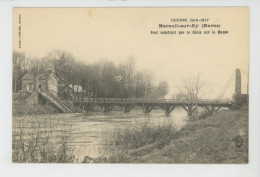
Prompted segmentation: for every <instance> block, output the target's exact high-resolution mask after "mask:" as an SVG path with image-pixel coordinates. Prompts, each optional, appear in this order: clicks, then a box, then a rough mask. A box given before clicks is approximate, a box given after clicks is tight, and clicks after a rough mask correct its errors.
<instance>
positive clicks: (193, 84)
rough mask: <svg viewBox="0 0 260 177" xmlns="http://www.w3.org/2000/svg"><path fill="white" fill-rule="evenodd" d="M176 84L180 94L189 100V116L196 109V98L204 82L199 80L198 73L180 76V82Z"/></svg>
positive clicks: (200, 92)
mask: <svg viewBox="0 0 260 177" xmlns="http://www.w3.org/2000/svg"><path fill="white" fill-rule="evenodd" d="M177 85H178V88H179V92H180V94H181V96H182V97H184V98H185V99H186V100H187V101H188V102H189V107H188V114H189V115H190V116H191V115H193V113H194V111H198V100H199V98H200V96H201V94H202V88H203V87H204V86H205V82H201V80H200V74H198V75H197V76H196V77H192V76H186V77H184V78H182V79H181V83H180V84H177Z"/></svg>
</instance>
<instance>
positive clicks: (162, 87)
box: [158, 81, 169, 99]
mask: <svg viewBox="0 0 260 177" xmlns="http://www.w3.org/2000/svg"><path fill="white" fill-rule="evenodd" d="M168 91H169V85H168V83H167V82H166V81H161V82H160V83H159V88H158V92H159V97H160V98H163V99H164V98H165V95H167V94H168Z"/></svg>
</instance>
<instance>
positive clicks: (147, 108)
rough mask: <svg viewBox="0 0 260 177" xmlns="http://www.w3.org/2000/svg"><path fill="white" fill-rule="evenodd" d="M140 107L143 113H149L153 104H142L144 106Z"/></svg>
mask: <svg viewBox="0 0 260 177" xmlns="http://www.w3.org/2000/svg"><path fill="white" fill-rule="evenodd" d="M142 108H143V111H144V113H145V114H149V113H150V112H151V111H152V110H153V108H154V106H152V105H144V106H142Z"/></svg>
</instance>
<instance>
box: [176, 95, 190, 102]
mask: <svg viewBox="0 0 260 177" xmlns="http://www.w3.org/2000/svg"><path fill="white" fill-rule="evenodd" d="M188 98H189V95H188V94H183V93H179V94H177V95H176V100H177V101H187V100H188Z"/></svg>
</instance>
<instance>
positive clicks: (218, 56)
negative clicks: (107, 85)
mask: <svg viewBox="0 0 260 177" xmlns="http://www.w3.org/2000/svg"><path fill="white" fill-rule="evenodd" d="M248 15H249V11H248V8H246V7H237V8H234V7H229V8H228V7H222V8H213V7H211V8H210V7H207V8H14V9H13V49H14V50H16V51H20V52H24V53H25V54H26V56H28V57H43V56H45V55H46V54H47V53H49V52H50V51H52V50H54V49H56V50H64V51H68V52H70V53H72V54H73V55H74V56H75V58H77V59H78V60H80V61H84V62H86V63H92V62H95V61H98V60H100V59H104V58H106V59H109V60H112V61H114V62H115V63H120V62H123V61H124V60H126V59H127V58H128V57H129V56H132V57H134V59H135V60H136V65H137V70H148V71H150V72H153V73H154V77H155V83H156V84H157V83H158V82H159V81H167V82H168V84H169V87H170V90H169V94H168V97H169V98H170V97H171V95H172V94H176V93H178V92H179V90H178V88H177V87H176V83H180V82H181V79H182V78H183V77H189V76H196V75H198V74H199V75H200V79H201V81H204V82H205V83H206V85H205V87H204V92H205V94H204V95H206V97H207V98H215V97H216V96H217V94H218V93H219V91H220V90H221V89H222V87H223V86H224V85H225V84H226V82H227V81H228V80H229V78H230V77H231V75H232V74H233V72H234V71H235V69H236V68H240V69H241V74H242V93H246V92H247V77H248V62H249V51H248V50H249V49H248V48H249V39H248V34H249V32H248V25H249V16H248ZM19 16H20V23H21V24H19ZM180 18H186V19H209V21H208V24H220V25H221V28H220V29H221V30H226V31H228V34H219V35H216V34H215V35H213V34H191V35H188V34H184V35H178V34H176V35H170V34H168V35H160V34H158V35H152V34H151V31H160V30H162V29H161V28H159V27H158V26H159V24H166V25H168V24H169V25H172V24H176V23H178V24H193V23H182V22H172V21H171V20H172V19H180ZM194 24H201V22H195V23H194ZM19 25H21V30H20V32H21V37H20V38H19ZM165 30H167V31H168V30H176V29H165ZM178 30H179V29H178ZM186 30H187V29H184V31H186ZM189 30H190V29H189ZM197 30H201V31H202V30H204V29H197ZM209 30H210V31H211V30H215V29H214V28H209ZM191 31H192V30H191ZM19 40H20V42H21V43H20V44H21V48H19ZM234 85H235V80H234V78H233V82H232V83H231V85H230V87H229V89H228V90H227V91H226V94H225V96H224V97H231V96H232V94H233V93H234Z"/></svg>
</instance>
